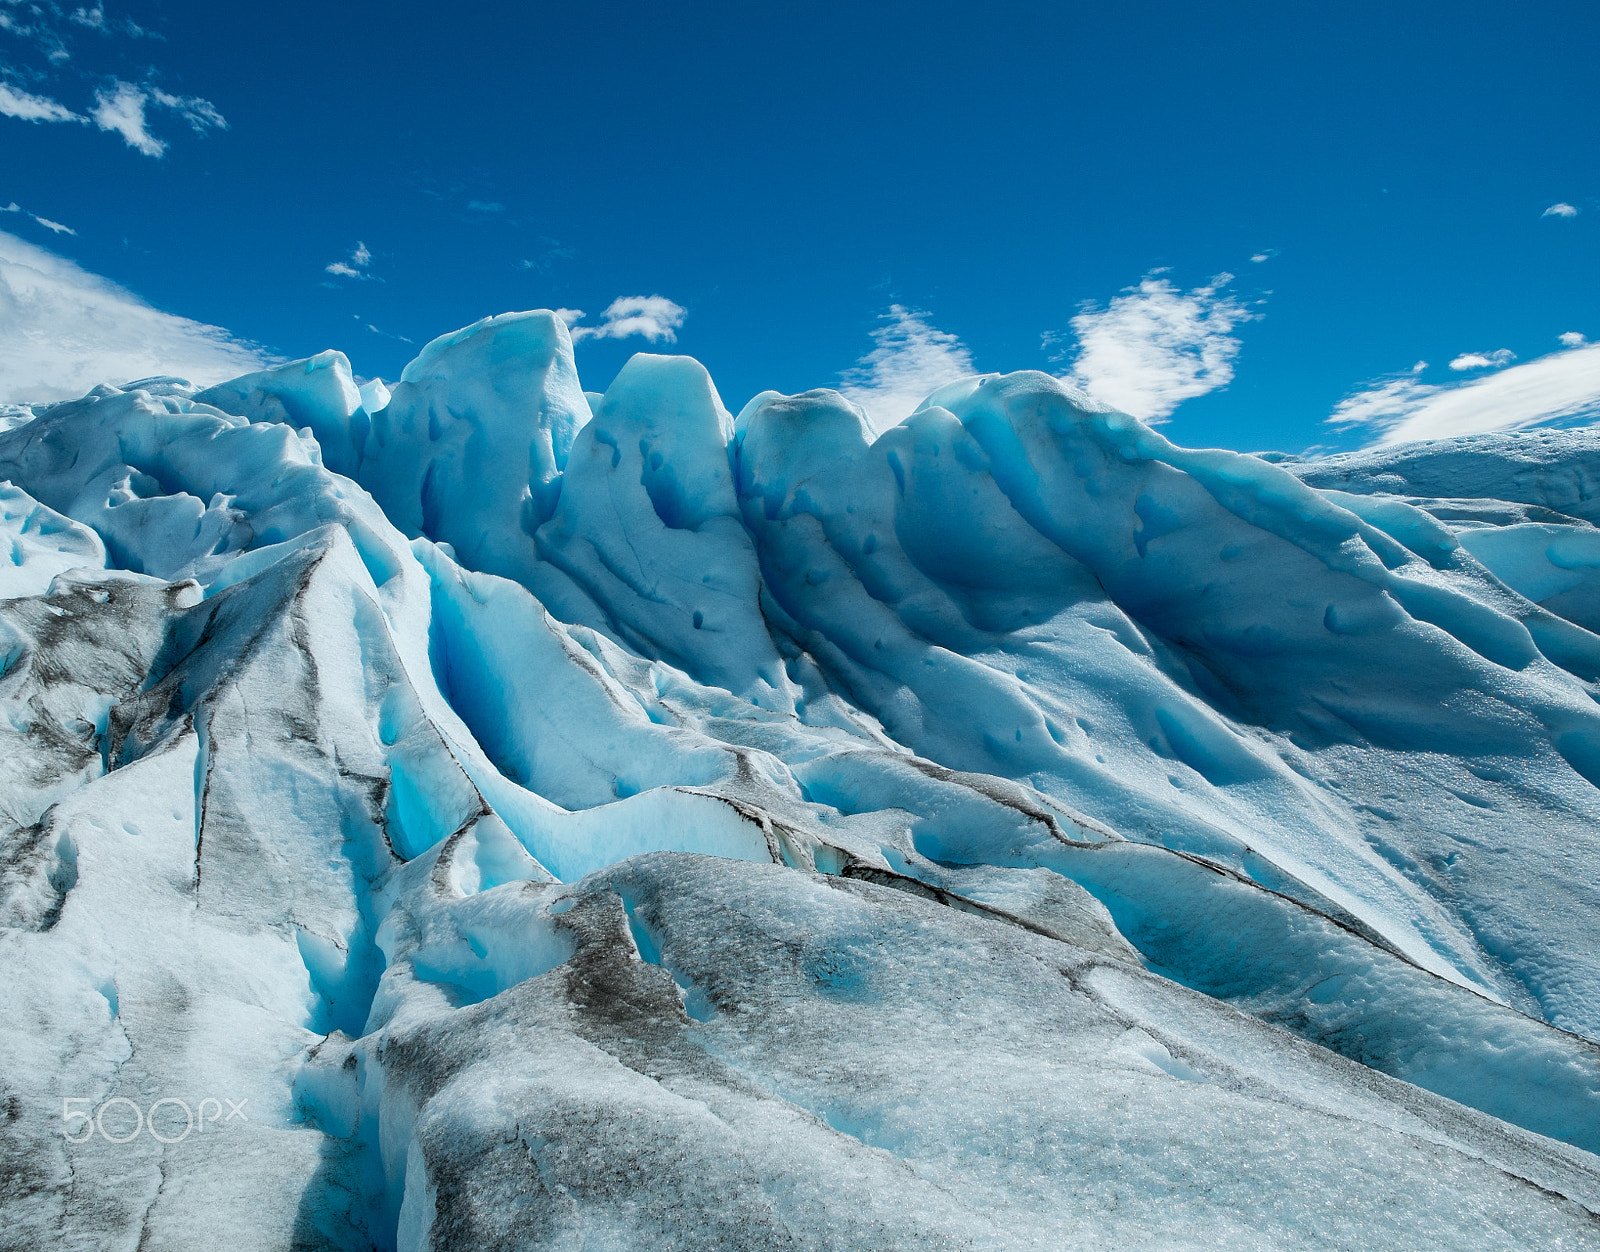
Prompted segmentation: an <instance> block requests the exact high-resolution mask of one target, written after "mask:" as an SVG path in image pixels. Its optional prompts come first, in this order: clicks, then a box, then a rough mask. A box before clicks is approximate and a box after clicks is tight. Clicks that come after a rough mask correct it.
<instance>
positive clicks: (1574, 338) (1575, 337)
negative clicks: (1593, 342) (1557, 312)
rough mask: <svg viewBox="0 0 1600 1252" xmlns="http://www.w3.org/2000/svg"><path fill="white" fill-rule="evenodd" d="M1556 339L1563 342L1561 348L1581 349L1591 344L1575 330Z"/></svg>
mask: <svg viewBox="0 0 1600 1252" xmlns="http://www.w3.org/2000/svg"><path fill="white" fill-rule="evenodd" d="M1556 338H1557V339H1559V340H1560V341H1561V346H1562V347H1564V348H1581V347H1582V346H1583V345H1584V344H1586V343H1588V342H1589V341H1588V340H1587V339H1585V338H1584V337H1583V336H1582V335H1580V334H1579V333H1578V332H1577V331H1575V330H1569V331H1567V332H1566V333H1564V334H1561V335H1557V336H1556Z"/></svg>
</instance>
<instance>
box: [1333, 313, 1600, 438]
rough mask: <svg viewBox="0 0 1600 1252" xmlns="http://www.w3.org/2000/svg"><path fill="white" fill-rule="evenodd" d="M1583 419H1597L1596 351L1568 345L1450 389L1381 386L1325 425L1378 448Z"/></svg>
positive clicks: (1402, 381)
mask: <svg viewBox="0 0 1600 1252" xmlns="http://www.w3.org/2000/svg"><path fill="white" fill-rule="evenodd" d="M1563 342H1565V338H1564V337H1563ZM1582 418H1600V344H1579V345H1577V346H1570V347H1568V348H1567V350H1566V351H1563V352H1553V353H1551V354H1550V355H1549V356H1543V357H1539V358H1538V359H1537V360H1533V361H1529V362H1527V363H1526V364H1524V365H1515V366H1512V367H1511V368H1510V369H1506V370H1501V371H1500V372H1499V373H1497V374H1491V375H1489V376H1487V377H1484V378H1475V379H1473V380H1471V381H1470V382H1462V383H1454V384H1451V385H1449V386H1432V385H1430V384H1427V383H1422V382H1418V381H1416V380H1415V379H1414V378H1410V377H1404V378H1391V379H1386V380H1384V381H1382V382H1380V383H1378V384H1377V385H1375V386H1373V387H1369V388H1367V389H1366V390H1364V391H1360V392H1357V393H1356V394H1354V395H1352V396H1349V397H1347V398H1345V399H1344V400H1342V401H1341V402H1340V403H1339V405H1338V407H1336V408H1335V409H1334V411H1333V416H1332V417H1330V418H1329V419H1328V420H1329V422H1331V423H1333V424H1334V425H1338V426H1367V427H1371V428H1372V429H1373V430H1375V431H1376V432H1377V435H1378V438H1377V440H1376V443H1377V444H1379V445H1383V444H1391V443H1405V442H1409V441H1411V440H1415V439H1446V438H1449V437H1451V436H1453V435H1475V434H1482V433H1485V432H1487V431H1495V430H1518V429H1521V428H1523V427H1525V426H1538V425H1543V424H1545V423H1548V422H1562V421H1573V420H1576V419H1582Z"/></svg>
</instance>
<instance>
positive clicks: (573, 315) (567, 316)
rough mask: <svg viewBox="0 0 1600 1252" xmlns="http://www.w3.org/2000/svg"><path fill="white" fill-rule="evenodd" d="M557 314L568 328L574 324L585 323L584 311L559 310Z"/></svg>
mask: <svg viewBox="0 0 1600 1252" xmlns="http://www.w3.org/2000/svg"><path fill="white" fill-rule="evenodd" d="M555 314H556V316H557V317H559V318H560V319H561V320H562V321H563V322H565V323H566V324H567V325H568V326H571V325H572V324H573V323H574V322H581V321H583V319H584V317H585V316H586V315H585V314H584V311H583V310H582V309H557V310H556V311H555Z"/></svg>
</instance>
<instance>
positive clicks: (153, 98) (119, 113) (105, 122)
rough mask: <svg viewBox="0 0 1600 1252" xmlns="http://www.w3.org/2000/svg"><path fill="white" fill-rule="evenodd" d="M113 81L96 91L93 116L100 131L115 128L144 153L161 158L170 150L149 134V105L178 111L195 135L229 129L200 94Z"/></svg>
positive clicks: (225, 122)
mask: <svg viewBox="0 0 1600 1252" xmlns="http://www.w3.org/2000/svg"><path fill="white" fill-rule="evenodd" d="M111 83H112V85H111V86H110V87H109V88H108V87H101V88H99V89H98V90H96V92H95V93H94V108H93V109H91V110H90V116H92V117H93V118H94V122H95V125H96V126H98V127H99V128H100V129H101V130H109V131H115V132H116V133H117V134H119V135H121V136H122V138H123V140H124V142H126V143H127V145H128V147H130V148H133V149H135V150H136V151H138V152H142V153H144V154H145V156H152V157H159V156H161V155H162V154H163V153H165V152H166V150H167V142H166V140H164V139H157V138H156V137H155V136H154V135H152V134H151V133H150V126H149V120H148V118H147V117H146V116H145V112H146V109H147V107H148V106H150V105H157V106H159V107H161V108H163V109H168V110H170V111H172V112H174V113H176V114H177V115H178V116H179V117H181V118H182V119H183V120H184V121H186V122H188V123H189V126H190V128H191V129H193V130H194V132H195V133H196V134H204V133H205V132H206V131H207V130H209V129H212V128H216V129H218V130H226V129H227V128H228V121H227V119H226V118H224V117H223V116H222V114H221V113H219V112H218V111H217V107H216V106H215V105H214V104H212V103H211V102H210V101H209V100H202V99H201V98H200V97H199V96H174V95H172V94H170V93H169V92H165V91H162V90H161V89H160V88H159V87H152V88H151V89H150V90H148V91H146V90H145V89H144V88H143V87H138V86H135V85H134V84H133V83H125V82H123V81H122V80H121V79H115V78H114V79H112V80H111Z"/></svg>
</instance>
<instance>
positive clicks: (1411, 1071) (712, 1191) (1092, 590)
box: [0, 312, 1600, 1249]
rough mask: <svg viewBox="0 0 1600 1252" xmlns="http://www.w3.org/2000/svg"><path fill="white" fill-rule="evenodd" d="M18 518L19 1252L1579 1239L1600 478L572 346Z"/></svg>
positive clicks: (171, 383)
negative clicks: (813, 387)
mask: <svg viewBox="0 0 1600 1252" xmlns="http://www.w3.org/2000/svg"><path fill="white" fill-rule="evenodd" d="M0 484H3V485H0V540H3V542H4V545H5V546H4V549H3V551H4V554H5V557H6V559H5V560H0V710H3V712H4V717H0V972H3V973H4V975H5V976H4V978H0V1055H4V1056H5V1057H6V1065H5V1066H4V1067H3V1068H0V1085H3V1090H0V1110H3V1113H4V1120H3V1122H0V1205H3V1219H4V1220H3V1221H0V1246H5V1247H16V1248H36V1247H49V1246H60V1247H112V1246H127V1247H134V1246H140V1245H142V1246H147V1247H213V1246H217V1247H228V1248H230V1249H233V1248H239V1249H243V1248H286V1247H304V1248H324V1247H337V1248H368V1247H379V1248H405V1249H412V1248H426V1247H433V1248H462V1249H467V1248H471V1249H479V1248H497V1247H504V1248H521V1247H529V1246H542V1245H548V1246H559V1247H569V1246H584V1247H616V1248H643V1247H649V1248H670V1247H684V1248H737V1247H751V1248H755V1247H760V1248H769V1247H773V1246H799V1247H816V1248H840V1247H859V1248H899V1247H904V1248H925V1247H944V1246H951V1247H956V1246H960V1247H985V1248H988V1247H993V1248H1011V1247H1028V1246H1038V1247H1048V1248H1062V1247H1077V1246H1082V1247H1096V1248H1098V1247H1105V1246H1113V1245H1118V1244H1127V1245H1129V1246H1169V1247H1188V1246H1200V1245H1205V1246H1217V1245H1218V1244H1221V1245H1224V1246H1236V1247H1249V1246H1261V1247H1307V1248H1311V1247H1317V1248H1326V1247H1351V1248H1363V1249H1366V1248H1375V1247H1393V1248H1414V1247H1418V1246H1457V1247H1472V1248H1479V1247H1507V1248H1526V1247H1531V1246H1549V1247H1580V1246H1582V1247H1588V1246H1600V1216H1597V1215H1600V1158H1597V1157H1596V1156H1595V1155H1593V1153H1595V1152H1596V1151H1597V1150H1600V1046H1597V1043H1596V1041H1597V1039H1600V885H1597V884H1600V790H1597V785H1600V708H1597V704H1596V700H1597V696H1600V687H1597V686H1596V680H1597V679H1600V637H1597V635H1596V634H1594V633H1592V631H1593V629H1595V628H1597V627H1600V531H1597V530H1596V528H1595V525H1594V523H1595V522H1596V521H1597V520H1600V504H1596V503H1595V501H1596V500H1597V499H1600V436H1597V435H1596V434H1594V433H1592V432H1589V431H1567V432H1560V433H1556V434H1550V433H1542V434H1530V435H1520V436H1505V437H1500V436H1496V437H1478V438H1475V439H1469V440H1460V441H1449V442H1445V443H1437V444H1430V445H1425V446H1422V447H1413V448H1406V447H1401V448H1392V449H1386V450H1384V451H1383V452H1381V453H1376V454H1370V455H1362V456H1356V457H1347V458H1331V459H1329V460H1327V461H1323V462H1315V463H1298V464H1297V463H1293V462H1289V463H1285V464H1273V463H1270V462H1269V461H1268V460H1266V459H1262V458H1257V457H1249V456H1241V455H1237V454H1234V453H1229V452H1218V451H1191V450H1186V449H1182V448H1179V447H1176V446H1174V445H1173V444H1171V443H1169V442H1168V441H1167V440H1165V439H1163V438H1162V437H1161V436H1159V435H1157V434H1155V433H1154V432H1152V431H1151V430H1150V429H1149V428H1147V427H1145V426H1143V425H1141V424H1140V423H1138V422H1137V421H1135V420H1133V419H1131V418H1129V417H1126V416H1125V415H1122V414H1119V413H1115V412H1110V411H1105V410H1103V409H1101V408H1098V407H1096V406H1093V405H1090V404H1088V403H1086V402H1085V401H1084V400H1083V398H1082V397H1081V396H1078V395H1076V394H1074V393H1072V392H1070V391H1068V390H1066V389H1064V388H1063V387H1062V385H1061V384H1060V383H1059V382H1057V381H1056V380H1054V379H1052V378H1049V377H1047V376H1045V375H1042V374H1035V373H1022V374H1013V375H1007V376H1004V377H1000V376H989V377H982V378H972V379H968V380H964V381H962V382H958V383H954V384H951V385H950V386H947V387H945V388H943V389H941V390H940V391H939V392H937V393H935V394H934V395H933V396H932V397H930V398H929V399H928V401H927V402H926V403H925V404H924V405H923V406H922V407H921V408H920V409H919V410H918V411H917V412H916V413H915V414H914V415H912V416H911V417H910V418H908V419H907V420H906V421H905V422H903V423H901V424H900V425H898V426H896V427H894V428H892V429H890V430H888V431H886V432H884V433H882V434H881V435H876V436H875V435H874V434H873V432H872V431H871V429H870V428H869V427H868V426H867V424H866V422H865V420H864V418H863V416H862V414H861V413H860V412H859V411H858V410H856V409H855V408H853V407H852V406H851V405H850V404H849V403H847V402H846V401H845V400H844V399H842V398H841V397H840V396H839V395H837V394H836V393H834V392H831V391H814V392H807V393H804V394H802V395H797V396H781V395H778V394H776V393H764V394H762V395H760V396H757V397H756V398H755V399H754V400H752V401H751V402H750V403H749V404H748V405H747V406H745V408H744V410H743V412H741V413H740V414H739V415H738V416H737V417H735V416H734V415H732V414H731V413H730V412H729V411H728V410H727V409H726V408H725V407H724V405H723V403H722V401H721V399H720V397H719V396H718V394H717V391H716V389H715V386H714V385H713V383H712V380H711V379H710V377H709V376H708V375H707V373H706V371H705V370H704V369H703V368H702V367H701V366H700V365H699V364H698V363H696V362H694V361H692V360H689V359H687V358H681V357H659V356H646V355H641V356H637V357H635V358H634V359H633V360H632V361H630V362H629V363H628V365H627V366H626V367H625V368H624V369H623V370H622V372H621V373H620V374H619V375H618V376H617V379H616V381H615V382H614V383H613V384H612V386H611V388H610V389H609V390H608V391H607V392H606V393H605V394H604V395H603V396H596V395H593V394H586V393H585V392H584V391H583V390H582V388H581V385H580V383H579V380H578V375H577V370H576V368H575V366H574V363H573V358H572V347H571V342H570V339H569V337H568V334H567V330H566V327H565V324H564V323H563V322H562V321H561V319H560V318H558V317H556V316H555V315H553V314H550V313H547V312H537V313H525V314H508V315H504V316H501V317H495V318H489V319H485V320H484V321H482V322H479V323H477V324H475V325H473V326H470V327H467V328H465V329H464V330H461V331H458V332H456V333H454V334H451V335H447V336H444V337H442V338H440V339H438V340H435V341H434V342H433V343H431V344H429V345H428V346H427V347H426V348H425V349H424V350H423V351H422V353H421V354H420V355H419V357H418V358H417V360H416V361H414V362H413V363H412V364H411V365H410V366H408V367H407V369H406V371H405V373H404V375H403V376H402V378H401V380H400V381H399V382H398V383H396V384H394V386H393V387H392V389H391V388H389V387H386V386H385V385H383V384H382V383H377V382H369V383H364V384H358V381H357V380H356V378H355V377H354V376H353V375H352V374H351V372H350V367H349V363H348V361H347V360H346V359H345V358H344V357H343V356H342V355H341V354H339V353H337V352H326V353H321V354H319V355H318V356H316V357H312V358H310V359H309V360H307V361H300V362H294V363H291V364H289V365H285V366H281V367H278V368H275V369H272V370H268V371H264V372H262V373H258V374H252V375H248V376H246V377H244V378H240V379H236V380H234V381H232V382H229V383H225V384H222V385H220V386H217V387H213V388H210V389H208V390H206V391H203V392H197V391H196V389H195V388H194V387H192V386H189V385H188V384H186V383H184V382H183V381H182V380H178V379H171V378H159V379H146V380H140V381H139V382H138V383H130V384H129V385H128V386H127V387H125V388H116V387H109V386H107V387H101V388H97V389H96V390H95V391H94V392H93V393H91V394H90V395H89V396H87V397H85V398H84V399H82V400H78V401H73V402H70V403H66V404H60V405H54V406H51V407H48V408H40V409H39V410H37V411H36V412H35V411H32V410H25V409H17V408H8V409H6V410H4V414H3V420H0ZM169 1097H170V1098H173V1099H181V1100H184V1101H186V1102H187V1103H188V1104H189V1105H190V1106H191V1107H193V1106H195V1105H198V1104H199V1103H200V1102H201V1101H202V1100H204V1099H207V1098H210V1099H213V1100H214V1101H221V1100H228V1101H231V1102H233V1103H235V1104H237V1103H238V1102H240V1101H245V1102H246V1103H245V1105H244V1107H245V1108H246V1109H247V1111H248V1120H247V1121H246V1120H231V1121H229V1122H226V1123H222V1122H219V1121H213V1122H212V1123H211V1124H210V1125H209V1126H208V1127H207V1128H206V1129H205V1130H203V1131H197V1132H195V1133H192V1134H190V1135H189V1136H188V1137H186V1138H182V1139H180V1140H177V1141H175V1142H171V1143H163V1142H161V1141H160V1140H159V1139H157V1138H154V1137H152V1136H151V1135H150V1134H149V1133H145V1134H141V1135H139V1136H138V1137H136V1138H134V1139H131V1140H129V1141H128V1142H126V1143H121V1144H117V1143H112V1142H111V1141H110V1140H111V1138H118V1137H121V1136H122V1135H123V1134H125V1133H126V1132H127V1129H128V1128H129V1127H128V1125H126V1124H125V1123H128V1122H131V1117H132V1114H131V1112H129V1104H128V1103H124V1104H122V1105H121V1106H120V1114H119V1106H115V1105H114V1106H113V1107H112V1110H111V1113H110V1114H108V1116H107V1120H106V1129H107V1130H108V1131H109V1137H107V1136H106V1135H102V1134H99V1133H95V1134H92V1135H91V1136H90V1137H89V1138H88V1139H87V1140H86V1141H85V1142H83V1143H73V1142H69V1141H68V1140H67V1138H66V1137H64V1135H63V1130H64V1129H66V1130H69V1131H73V1132H75V1133H81V1131H80V1128H79V1127H77V1126H73V1125H70V1124H69V1125H67V1126H65V1127H64V1125H63V1118H62V1101H63V1099H73V1100H76V1101H80V1102H81V1103H79V1104H78V1105H77V1106H76V1107H79V1108H87V1109H89V1110H90V1111H94V1110H97V1109H101V1108H103V1107H105V1106H106V1104H107V1102H108V1101H116V1100H122V1101H125V1102H131V1103H132V1104H133V1105H136V1106H137V1107H138V1108H139V1109H140V1110H147V1109H149V1108H150V1107H151V1106H152V1105H153V1104H154V1103H155V1102H156V1101H158V1100H161V1099H163V1098H169ZM119 1115H125V1116H123V1120H121V1121H119V1120H117V1118H118V1116H119ZM164 1116H165V1118H166V1120H163V1121H161V1122H160V1124H159V1128H160V1129H161V1130H162V1133H163V1134H164V1135H165V1136H166V1137H168V1138H172V1137H173V1136H174V1135H175V1134H176V1132H177V1131H178V1130H181V1129H182V1127H183V1122H182V1118H181V1116H178V1117H177V1121H176V1123H175V1124H174V1123H173V1120H172V1119H173V1116H174V1106H171V1105H169V1106H168V1108H167V1111H166V1114H165V1115H164Z"/></svg>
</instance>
